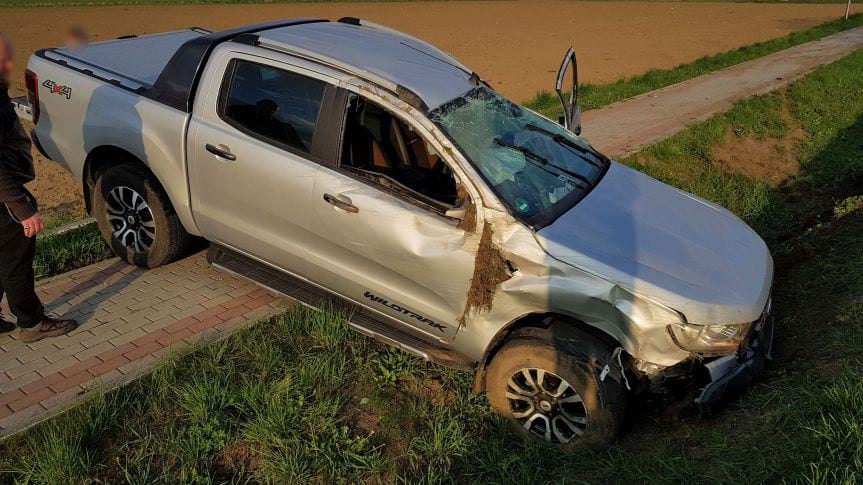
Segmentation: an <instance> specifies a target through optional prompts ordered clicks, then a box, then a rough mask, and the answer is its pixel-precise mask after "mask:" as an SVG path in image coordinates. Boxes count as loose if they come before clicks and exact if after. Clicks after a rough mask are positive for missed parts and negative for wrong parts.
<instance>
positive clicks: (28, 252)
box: [0, 203, 45, 328]
mask: <svg viewBox="0 0 863 485" xmlns="http://www.w3.org/2000/svg"><path fill="white" fill-rule="evenodd" d="M35 255H36V238H35V237H26V236H25V235H24V226H22V225H21V223H19V222H17V221H15V219H13V218H12V216H11V215H10V214H9V211H8V210H7V209H6V205H5V204H2V203H0V299H2V298H3V293H4V292H5V293H6V297H7V299H8V300H9V308H10V309H11V310H12V314H14V315H15V317H17V318H18V326H19V327H21V328H29V327H34V326H36V325H38V324H39V323H40V322H41V321H42V317H44V316H45V308H44V307H43V306H42V302H40V301H39V297H38V296H36V283H35V279H34V275H33V256H35Z"/></svg>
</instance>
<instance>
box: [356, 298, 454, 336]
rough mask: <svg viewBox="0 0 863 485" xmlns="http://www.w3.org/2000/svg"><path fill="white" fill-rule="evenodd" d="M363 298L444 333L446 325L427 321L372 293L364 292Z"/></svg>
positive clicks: (427, 319) (417, 314)
mask: <svg viewBox="0 0 863 485" xmlns="http://www.w3.org/2000/svg"><path fill="white" fill-rule="evenodd" d="M363 296H365V297H366V298H367V299H369V300H371V301H373V302H375V303H378V304H380V305H383V306H385V307H387V308H390V309H392V310H395V311H397V312H399V313H404V314H405V315H407V316H409V317H411V318H416V319H417V320H419V321H421V322H423V323H425V324H427V325H428V326H430V327H432V328H436V329H438V330H440V331H441V332H443V333H446V325H443V324H441V323H437V322H435V321H434V320H431V319H429V318H426V317H424V316H422V315H420V314H419V313H416V312H413V311H411V310H408V309H407V308H405V307H403V306H401V305H398V304H396V303H390V302H389V300H387V299H385V298H381V297H379V296H377V295H375V294H373V293H372V292H370V291H367V292H365V294H364V295H363Z"/></svg>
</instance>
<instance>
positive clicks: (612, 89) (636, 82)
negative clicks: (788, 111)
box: [525, 14, 863, 119]
mask: <svg viewBox="0 0 863 485" xmlns="http://www.w3.org/2000/svg"><path fill="white" fill-rule="evenodd" d="M860 26H863V14H855V15H852V16H851V17H849V18H848V20H847V21H846V20H842V19H840V20H834V21H831V22H827V23H824V24H821V25H818V26H816V27H812V28H810V29H806V30H801V31H799V32H794V33H792V34H789V35H787V36H785V37H778V38H776V39H771V40H768V41H765V42H759V43H757V44H752V45H748V46H744V47H741V48H739V49H734V50H731V51H727V52H722V53H720V54H716V55H713V56H707V57H702V58H701V59H698V60H696V61H694V62H690V63H687V64H681V65H680V66H677V67H675V68H673V69H654V70H650V71H648V72H646V73H644V74H640V75H638V76H633V77H630V78H626V79H621V80H619V81H617V82H614V83H610V84H602V85H594V84H584V85H581V86H580V88H579V102H580V104H581V107H582V109H584V110H591V109H596V108H599V107H602V106H606V105H609V104H611V103H614V102H617V101H622V100H624V99H627V98H631V97H633V96H637V95H639V94H643V93H646V92H649V91H653V90H655V89H659V88H664V87H666V86H670V85H672V84H676V83H679V82H683V81H686V80H687V79H692V78H694V77H696V76H700V75H702V74H707V73H710V72H713V71H718V70H719V69H724V68H726V67H729V66H733V65H735V64H740V63H741V62H746V61H750V60H752V59H756V58H759V57H763V56H765V55H767V54H772V53H774V52H778V51H781V50H783V49H787V48H789V47H793V46H795V45H800V44H802V43H804V42H809V41H813V40H817V39H821V38H823V37H826V36H828V35H831V34H835V33H837V32H841V31H843V30H847V29H851V28H854V27H860ZM525 106H527V107H529V108H531V109H533V110H536V111H539V112H541V113H543V114H545V115H546V116H548V117H550V118H551V119H557V117H558V116H560V115H561V114H562V111H561V108H560V101H558V99H557V95H554V94H552V93H549V92H542V93H539V94H537V95H536V97H534V98H533V99H532V100H530V101H528V102H527V103H526V104H525Z"/></svg>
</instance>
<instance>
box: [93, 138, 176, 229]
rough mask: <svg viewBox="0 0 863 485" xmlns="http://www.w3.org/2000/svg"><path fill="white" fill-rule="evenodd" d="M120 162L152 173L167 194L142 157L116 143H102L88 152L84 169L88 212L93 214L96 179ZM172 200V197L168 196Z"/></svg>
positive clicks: (162, 185)
mask: <svg viewBox="0 0 863 485" xmlns="http://www.w3.org/2000/svg"><path fill="white" fill-rule="evenodd" d="M120 164H134V165H136V166H138V167H140V168H142V169H143V170H146V171H147V173H149V174H151V175H152V176H153V178H154V179H155V180H156V181H157V182H158V183H159V188H160V189H161V190H162V192H163V193H165V194H166V195H167V192H166V191H165V186H164V184H163V183H162V181H161V180H159V176H158V175H156V173H155V172H153V171H152V170H151V169H150V167H148V166H147V164H146V163H144V162H143V161H142V160H141V159H140V158H138V157H137V156H135V155H134V154H132V153H131V152H129V151H128V150H125V149H123V148H120V147H118V146H114V145H102V146H98V147H96V148H94V149H92V150H90V153H88V154H87V159H86V160H85V161H84V171H83V177H82V178H83V190H84V204H85V206H86V209H87V213H88V214H92V209H93V201H92V196H93V190H94V189H95V186H96V180H98V179H99V176H100V175H102V174H103V173H104V172H105V170H108V169H109V168H111V167H113V166H117V165H120ZM168 199H169V200H170V197H169V198H168ZM171 205H172V206H173V201H171Z"/></svg>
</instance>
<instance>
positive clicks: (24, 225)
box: [0, 34, 78, 342]
mask: <svg viewBox="0 0 863 485" xmlns="http://www.w3.org/2000/svg"><path fill="white" fill-rule="evenodd" d="M14 57H15V56H14V52H13V48H12V44H11V43H10V42H9V41H8V40H7V39H6V38H5V37H4V36H3V35H2V34H0V299H2V298H3V294H4V293H5V294H6V297H7V300H8V302H9V308H10V310H11V311H12V313H13V314H14V315H15V317H16V318H17V327H18V328H19V331H18V332H19V337H20V339H21V340H22V341H24V342H35V341H37V340H42V339H43V338H47V337H56V336H58V335H63V334H66V333H69V332H71V331H72V330H74V329H75V328H76V327H77V326H78V324H77V322H75V321H74V320H60V319H55V318H52V317H49V316H47V315H45V308H44V307H43V306H42V302H40V301H39V297H38V296H36V285H35V280H34V274H33V257H34V256H35V254H36V236H37V235H38V234H39V233H40V232H42V216H41V215H39V209H38V207H37V206H36V199H35V198H34V197H33V195H32V194H30V192H29V191H27V189H26V188H25V187H24V184H26V183H27V182H30V181H32V180H33V179H34V178H35V176H36V174H35V170H34V168H33V156H32V155H31V153H30V146H31V142H30V138H29V137H28V136H27V134H26V133H25V132H24V128H23V127H22V126H21V122H20V121H19V120H18V115H17V114H16V113H15V109H14V108H13V107H12V101H11V100H10V99H9V76H10V75H11V73H12V69H13V67H14V60H15V59H14ZM15 327H16V325H15V324H12V323H10V322H7V321H5V320H3V319H2V316H0V333H2V332H11V331H12V330H14V329H15Z"/></svg>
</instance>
